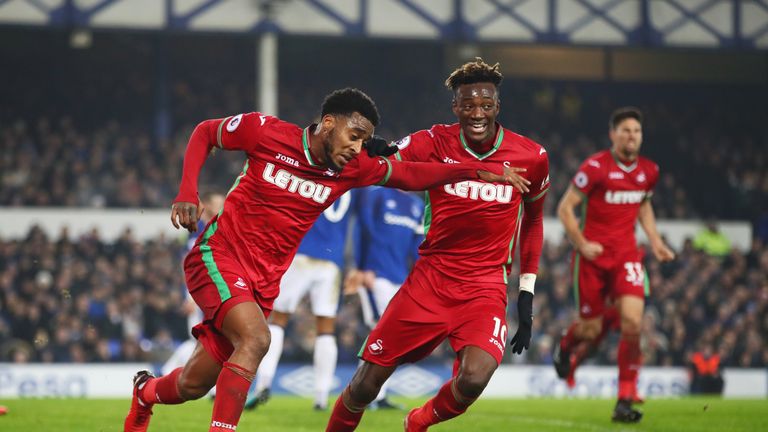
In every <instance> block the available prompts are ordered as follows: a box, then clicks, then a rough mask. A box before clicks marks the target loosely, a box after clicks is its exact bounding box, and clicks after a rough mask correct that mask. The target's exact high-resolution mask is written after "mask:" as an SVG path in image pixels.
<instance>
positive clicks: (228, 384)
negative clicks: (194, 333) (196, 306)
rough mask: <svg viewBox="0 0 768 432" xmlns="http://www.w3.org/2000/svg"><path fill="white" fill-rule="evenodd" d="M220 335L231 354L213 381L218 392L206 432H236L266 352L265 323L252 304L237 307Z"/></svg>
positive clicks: (224, 324)
mask: <svg viewBox="0 0 768 432" xmlns="http://www.w3.org/2000/svg"><path fill="white" fill-rule="evenodd" d="M221 332H222V333H223V334H224V336H225V337H226V338H227V339H228V340H229V341H230V342H231V343H232V346H233V347H234V351H233V352H232V355H230V356H229V358H228V359H227V361H225V362H224V364H222V368H221V373H219V378H218V380H217V381H216V386H217V389H218V390H217V391H216V400H215V401H214V403H213V415H212V417H211V427H210V429H209V432H231V431H233V430H235V429H236V428H237V423H238V421H239V420H240V415H241V414H242V412H243V405H244V404H245V398H246V396H247V395H248V389H249V388H250V387H251V382H252V381H253V379H254V376H255V375H256V369H257V368H258V367H259V363H260V362H261V359H262V358H263V357H264V355H265V354H266V353H267V350H268V349H269V340H270V334H269V329H268V327H267V320H266V319H265V318H264V314H263V313H262V311H261V308H260V307H259V305H258V304H256V303H255V302H245V303H240V304H238V305H236V306H234V307H233V308H232V309H230V310H229V312H227V315H226V316H225V317H224V321H223V323H222V326H221Z"/></svg>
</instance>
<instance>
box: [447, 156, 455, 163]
mask: <svg viewBox="0 0 768 432" xmlns="http://www.w3.org/2000/svg"><path fill="white" fill-rule="evenodd" d="M443 162H444V163H458V162H456V161H455V160H453V159H451V158H449V157H448V156H446V157H444V158H443Z"/></svg>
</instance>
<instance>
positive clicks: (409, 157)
mask: <svg viewBox="0 0 768 432" xmlns="http://www.w3.org/2000/svg"><path fill="white" fill-rule="evenodd" d="M435 141H436V140H435V127H433V128H432V129H430V130H421V131H418V132H414V133H412V134H410V135H408V136H406V137H404V138H401V139H399V140H398V141H396V142H395V145H396V146H397V148H398V151H397V153H395V154H394V155H393V157H394V158H395V159H397V160H399V161H413V162H424V161H428V160H429V157H430V155H431V154H432V151H433V149H434V147H435Z"/></svg>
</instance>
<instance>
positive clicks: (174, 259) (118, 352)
mask: <svg viewBox="0 0 768 432" xmlns="http://www.w3.org/2000/svg"><path fill="white" fill-rule="evenodd" d="M184 248H185V245H184V244H180V243H178V242H175V241H168V240H166V239H164V238H158V239H157V240H154V241H150V242H138V241H136V240H134V239H133V237H132V235H131V232H130V231H126V232H125V233H124V234H123V235H122V236H121V237H120V238H119V239H118V240H116V241H114V242H109V243H108V242H104V241H102V240H101V239H100V238H99V233H98V231H95V230H94V231H92V232H91V233H90V234H89V235H86V236H82V237H79V238H71V237H70V235H69V233H68V232H67V231H66V230H64V231H62V232H61V234H60V235H59V237H58V238H57V239H49V238H47V236H46V235H45V233H44V232H43V231H42V230H41V229H40V228H39V227H34V228H32V229H31V230H30V232H29V234H28V235H27V236H26V238H24V239H19V240H4V241H0V361H15V362H27V361H35V362H107V361H139V360H160V359H159V358H157V357H156V356H163V355H167V353H166V351H168V350H172V349H173V347H174V342H175V341H179V340H184V339H186V338H187V327H186V321H185V317H184V316H183V314H182V312H181V304H182V301H183V299H184V284H183V279H184V278H183V275H182V273H181V271H180V265H181V264H180V259H181V256H182V253H183V251H184ZM150 347H151V348H152V349H149V348H150Z"/></svg>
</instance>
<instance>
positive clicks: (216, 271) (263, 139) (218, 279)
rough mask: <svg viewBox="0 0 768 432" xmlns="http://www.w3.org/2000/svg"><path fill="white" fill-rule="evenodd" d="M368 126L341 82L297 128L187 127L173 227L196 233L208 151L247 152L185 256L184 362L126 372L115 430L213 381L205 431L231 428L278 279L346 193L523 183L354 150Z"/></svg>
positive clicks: (250, 120) (480, 168)
mask: <svg viewBox="0 0 768 432" xmlns="http://www.w3.org/2000/svg"><path fill="white" fill-rule="evenodd" d="M378 121H379V114H378V112H377V110H376V106H375V104H374V103H373V101H372V100H371V99H370V98H369V97H368V96H367V95H366V94H365V93H363V92H361V91H359V90H357V89H343V90H337V91H335V92H333V93H331V94H330V95H328V96H327V97H326V98H325V100H324V101H323V104H322V107H321V120H320V123H319V124H313V125H310V126H308V127H306V128H300V127H298V126H296V125H293V124H291V123H287V122H284V121H282V120H280V119H278V118H276V117H272V116H269V115H266V114H261V113H249V114H240V115H236V116H232V117H227V118H224V119H215V120H206V121H204V122H202V123H200V124H199V125H198V126H197V127H196V128H195V131H194V132H193V133H192V136H191V137H190V139H189V143H188V145H187V150H186V153H185V156H184V169H183V175H182V180H181V186H180V188H179V194H178V195H177V197H176V199H175V200H174V204H173V207H172V210H171V221H172V223H173V225H174V226H175V227H177V228H179V227H184V228H187V229H188V230H190V231H195V230H196V224H197V220H198V219H199V217H200V214H201V213H202V210H203V209H202V206H201V204H200V202H199V198H198V193H197V179H198V176H199V173H200V169H201V168H202V166H203V163H204V162H205V159H206V158H207V157H208V154H209V153H210V151H211V150H212V149H213V148H214V147H220V148H222V149H225V150H241V151H244V152H245V153H246V154H247V157H248V158H247V161H246V163H245V166H244V167H243V172H242V174H240V175H239V176H238V177H237V179H236V180H235V184H234V185H233V186H232V188H231V189H230V191H229V193H228V194H227V197H226V199H225V201H224V207H223V209H222V210H221V212H219V214H218V215H216V217H214V218H213V219H211V221H210V222H209V223H208V225H207V226H206V228H205V231H204V232H203V233H202V234H201V235H200V237H198V239H197V242H196V244H195V246H194V247H193V248H192V250H191V251H190V252H189V254H188V255H187V257H186V258H185V260H184V273H185V276H186V280H187V288H188V289H189V292H190V294H191V295H192V298H193V299H194V300H195V303H197V305H198V306H199V307H200V308H201V309H202V311H203V314H204V318H203V322H202V323H200V324H198V325H197V326H195V327H194V329H193V331H192V333H193V335H194V336H195V337H196V338H197V346H196V347H195V350H194V352H193V354H192V357H191V358H190V359H189V361H187V363H186V365H185V366H184V367H180V368H177V369H175V370H173V371H172V372H171V373H170V374H168V375H166V376H163V377H161V378H155V377H153V376H152V375H151V374H150V373H149V372H148V371H141V372H139V373H137V374H136V376H135V377H134V390H133V400H132V403H131V409H130V411H129V413H128V416H127V417H126V419H125V424H124V429H125V431H132V432H135V431H145V430H147V428H148V426H149V420H150V417H151V415H152V406H153V405H154V404H156V403H159V404H179V403H183V402H184V401H187V400H192V399H197V398H200V397H202V396H203V395H205V394H206V393H207V392H208V390H209V389H210V388H211V387H213V386H214V385H216V387H217V390H218V391H217V393H216V400H215V402H214V406H213V415H212V419H211V423H210V427H209V431H212V432H213V431H216V432H222V431H227V432H230V431H233V430H235V429H236V427H237V423H238V421H239V419H240V415H241V413H242V410H243V404H244V403H245V398H246V393H247V392H248V388H249V387H250V385H251V381H253V377H254V374H255V372H256V369H257V368H258V366H259V363H260V361H261V359H262V358H263V357H264V354H265V353H266V351H267V349H268V347H269V341H270V335H269V330H268V328H267V322H266V317H267V316H268V315H269V312H270V311H271V309H272V304H273V302H274V300H275V297H277V294H278V290H279V282H280V278H281V277H282V275H283V273H285V270H286V269H287V268H288V265H289V264H290V262H291V260H292V259H293V256H294V255H295V253H296V249H297V248H298V245H299V242H300V241H301V238H302V237H303V236H304V234H306V232H307V231H308V230H309V228H310V227H311V226H312V224H313V223H314V221H315V220H316V219H317V217H318V216H319V215H320V213H322V212H323V210H325V209H326V208H327V207H328V206H330V205H331V203H333V201H334V200H336V198H338V197H339V196H341V195H343V194H344V193H345V192H346V191H348V190H349V189H351V188H353V187H362V186H368V185H372V184H381V185H385V186H389V187H396V188H400V189H407V190H423V189H425V188H429V187H433V186H436V185H439V184H443V183H447V182H455V181H460V180H469V179H479V180H484V181H489V182H502V183H505V185H506V183H512V184H515V185H517V187H521V185H522V183H521V181H522V180H523V179H522V178H521V177H518V176H516V175H515V174H514V172H515V169H510V168H507V167H501V166H500V165H494V166H487V165H484V164H479V163H475V164H463V165H460V166H459V165H457V166H445V165H442V164H434V163H433V164H428V163H421V164H417V163H406V162H401V163H397V162H394V163H393V162H391V161H389V160H388V159H386V158H383V157H371V156H369V155H368V154H366V153H362V154H361V153H360V151H361V148H362V146H363V143H364V142H366V140H368V139H370V138H371V136H372V134H373V130H374V127H375V126H376V125H377V124H378ZM488 170H493V171H496V172H503V175H499V174H493V173H491V172H489V171H488ZM510 187H513V186H512V185H510Z"/></svg>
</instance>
